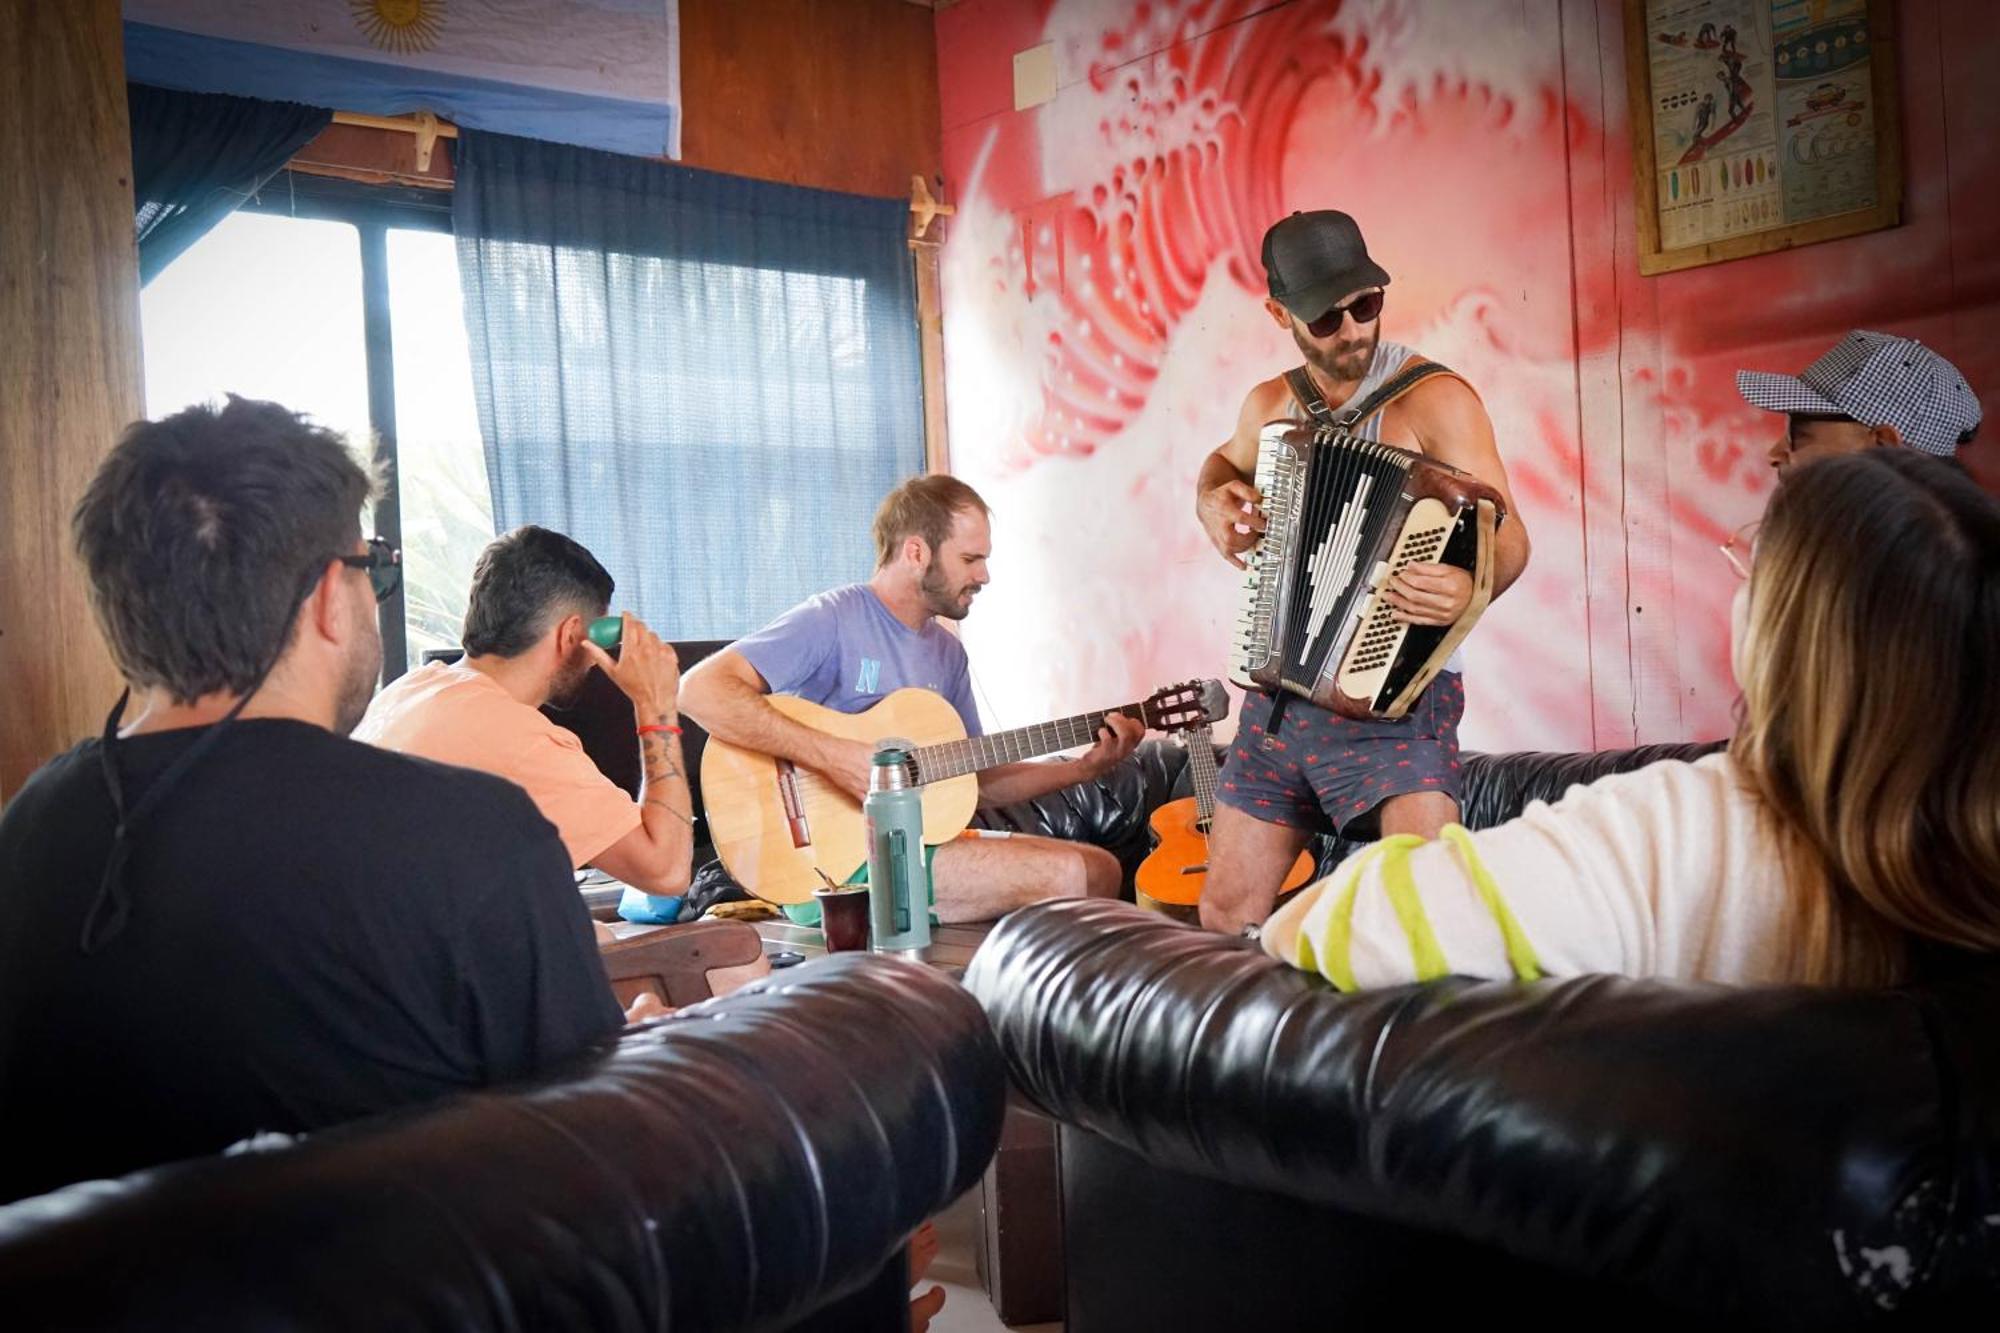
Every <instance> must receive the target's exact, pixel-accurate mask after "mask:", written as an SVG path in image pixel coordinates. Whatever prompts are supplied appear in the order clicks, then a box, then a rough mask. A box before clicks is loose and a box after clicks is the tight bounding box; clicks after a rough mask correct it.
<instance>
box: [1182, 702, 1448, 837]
mask: <svg viewBox="0 0 2000 1333" xmlns="http://www.w3.org/2000/svg"><path fill="white" fill-rule="evenodd" d="M1271 704H1272V698H1271V696H1270V695H1268V694H1265V693H1263V692H1262V691H1252V692H1251V693H1249V694H1248V695H1246V696H1244V700H1243V721H1242V725H1241V726H1240V727H1239V728H1238V730H1237V739H1236V744H1234V745H1233V746H1231V747H1230V750H1229V754H1228V756H1227V758H1226V759H1225V760H1224V761H1223V766H1222V772H1221V774H1220V779H1221V780H1220V783H1219V784H1218V790H1217V792H1216V799H1217V800H1218V801H1219V802H1221V803H1222V804H1223V805H1227V806H1230V807H1232V808H1234V809H1238V810H1242V811H1244V812H1245V813H1246V814H1249V815H1250V816H1251V817H1252V818H1255V819H1259V820H1262V821H1263V822H1265V823H1267V824H1283V825H1286V826H1288V827H1295V828H1312V829H1322V828H1326V827H1328V826H1329V825H1330V826H1332V827H1334V828H1336V829H1338V828H1343V827H1345V826H1346V825H1347V824H1348V823H1349V822H1350V821H1352V820H1354V819H1356V818H1358V817H1360V816H1362V815H1365V814H1367V813H1369V812H1370V811H1372V810H1373V809H1375V807H1376V806H1378V805H1380V804H1381V803H1382V802H1383V801H1386V800H1388V799H1389V798H1390V797H1392V796H1402V795H1406V794H1408V793H1410V792H1419V791H1442V792H1444V793H1445V794H1446V795H1448V796H1450V797H1451V798H1452V799H1453V800H1454V801H1455V800H1457V799H1458V796H1459V781H1460V778H1459V763H1458V722H1459V719H1460V718H1461V717H1462V716H1464V713H1465V684H1464V681H1463V680H1461V679H1460V677H1459V676H1458V674H1457V673H1456V672H1446V673H1444V674H1442V675H1440V676H1439V677H1438V678H1437V679H1436V680H1434V681H1432V682H1431V685H1430V688H1429V689H1427V690H1425V691H1424V693H1423V696H1422V697H1421V698H1419V699H1418V700H1417V702H1416V704H1415V706H1414V707H1412V708H1411V709H1410V711H1409V713H1408V714H1407V715H1406V716H1404V717H1403V718H1402V719H1401V720H1399V721H1395V722H1375V721H1369V722H1357V721H1354V720H1351V719H1349V718H1344V717H1341V716H1339V715H1338V714H1336V713H1332V712H1329V711H1328V710H1326V709H1324V708H1319V707H1315V706H1314V705H1312V704H1309V703H1307V702H1306V701H1305V700H1304V699H1299V698H1293V699H1290V700H1288V701H1287V702H1286V704H1285V712H1284V716H1283V717H1282V718H1281V719H1280V722H1279V726H1278V730H1277V735H1276V736H1275V737H1273V738H1272V741H1271V744H1270V745H1269V746H1268V747H1267V746H1265V745H1264V744H1263V743H1262V740H1261V738H1262V737H1263V736H1264V735H1265V727H1266V725H1267V724H1268V722H1269V720H1270V716H1271ZM1294 752H1296V754H1297V755H1300V756H1303V757H1302V758H1295V757H1293V754H1294Z"/></svg>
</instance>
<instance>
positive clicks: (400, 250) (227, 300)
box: [140, 173, 493, 679]
mask: <svg viewBox="0 0 2000 1333" xmlns="http://www.w3.org/2000/svg"><path fill="white" fill-rule="evenodd" d="M140 313H141V317H142V320H143V327H144V337H145V361H146V415H147V416H149V417H160V416H164V415H167V414H169V413H172V412H176V411H179V410H180V409H181V408H183V407H187V406H189V405H190V404H192V403H197V402H203V401H208V400H214V399H219V398H221V397H222V395H224V394H226V393H235V394H240V395H242V396H244V397H247V398H267V399H270V400H272V401H274V402H278V403H283V404H284V405H285V406H286V407H289V408H291V409H293V410H294V411H299V412H304V413H306V414H307V415H309V416H311V417H313V418H314V419H315V420H316V421H318V422H319V423H320V424H322V425H325V426H328V427H330V428H332V429H333V430H337V431H339V432H341V433H342V434H344V435H346V436H347V437H348V438H349V439H350V440H353V441H355V442H356V443H357V445H365V444H366V443H367V442H368V441H370V440H371V439H372V440H373V441H374V443H375V446H376V453H377V455H378V457H380V458H382V460H383V461H384V462H385V463H386V464H387V465H388V472H389V485H390V490H389V494H388V495H387V496H386V497H385V499H384V501H383V503H382V504H381V505H380V506H378V508H377V509H376V511H375V513H374V515H373V516H372V517H373V527H374V530H375V531H376V532H379V533H381V534H382V535H384V536H387V537H389V538H390V539H391V540H392V541H395V542H396V543H397V544H398V545H400V546H401V547H402V548H403V561H404V571H403V575H404V577H403V590H402V592H401V593H400V594H399V595H398V596H397V597H396V598H393V599H391V601H390V602H389V603H388V604H387V605H385V606H384V607H383V634H382V641H383V658H384V660H383V677H384V679H394V678H395V677H396V676H399V675H401V674H402V673H403V672H404V671H405V670H407V669H408V668H409V667H411V666H415V665H416V664H417V663H418V662H420V661H422V659H423V654H424V652H425V651H426V650H428V649H433V648H446V647H455V646H456V645H457V643H458V639H459V629H460V626H461V624H462V622H463V620H464V616H465V598H466V590H467V588H468V587H469V586H470V584H471V581H472V566H473V562H474V561H475V560H476V559H477V558H478V555H479V552H480V550H481V548H483V547H484V546H485V545H486V543H487V542H489V541H491V540H492V538H493V516H492V500H491V496H490V493H489V491H488V489H487V483H486V459H485V455H484V453H483V451H482V448H481V445H480V439H479V422H478V417H477V415H476V413H475V410H474V407H473V401H472V372H471V369H470V363H469V360H468V356H467V349H466V342H465V322H464V319H463V317H462V314H461V303H460V297H459V281H458V262H457V258H456V255H455V253H454V251H453V242H452V238H451V233H450V214H449V211H448V202H447V201H446V200H443V199H439V198H435V197H432V198H425V197H423V196H422V195H421V194H420V193H419V192H416V191H401V190H385V189H380V188H376V187H366V186H353V187H349V186H347V184H346V183H345V182H338V181H325V180H316V179H314V178H311V177H296V178H294V177H292V176H291V175H290V173H281V174H280V175H279V176H278V177H277V178H276V179H275V180H273V181H272V183H271V184H270V185H269V186H267V187H266V189H265V192H264V195H263V197H262V198H261V199H259V200H257V201H253V203H252V204H250V205H249V206H247V207H245V208H244V209H241V210H239V211H237V212H236V213H233V214H231V215H230V216H229V217H227V218H225V219H224V220H223V221H222V222H221V223H220V224H218V225H217V226H216V227H215V229H214V230H212V231H210V232H209V233H208V235H206V236H204V237H202V239H201V240H200V241H198V242H197V243H196V244H195V245H194V246H193V247H191V248H190V249H189V250H188V251H187V253H186V254H184V255H182V256H181V257H180V258H179V259H177V260H175V261H174V263H173V264H172V265H171V266H169V267H168V268H167V269H166V270H165V271H164V272H163V273H161V274H160V276H159V277H157V278H156V279H154V281H153V282H152V283H151V284H150V285H149V286H148V287H147V288H146V289H145V291H144V293H143V295H142V297H141V312H140Z"/></svg>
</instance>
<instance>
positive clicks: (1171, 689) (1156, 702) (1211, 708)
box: [1139, 680, 1229, 731]
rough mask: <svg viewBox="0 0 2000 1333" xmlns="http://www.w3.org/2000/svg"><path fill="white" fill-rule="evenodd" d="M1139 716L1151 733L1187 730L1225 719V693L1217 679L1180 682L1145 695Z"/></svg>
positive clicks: (1226, 710) (1227, 693)
mask: <svg viewBox="0 0 2000 1333" xmlns="http://www.w3.org/2000/svg"><path fill="white" fill-rule="evenodd" d="M1139 715H1140V717H1142V718H1143V719H1144V720H1145V723H1146V725H1147V726H1148V727H1150V728H1152V729H1153V730H1154V731H1191V730H1193V729H1194V728H1196V727H1204V726H1208V725H1210V724H1211V723H1215V722H1220V721H1222V719H1223V718H1225V717H1228V716H1229V691H1227V690H1225V689H1223V688H1222V682H1221V681H1219V680H1184V681H1181V682H1180V683H1178V684H1175V685H1166V686H1162V687H1161V688H1159V689H1157V690H1154V691H1153V692H1152V693H1151V694H1149V695H1147V696H1146V699H1145V701H1144V702H1143V703H1141V704H1140V705H1139Z"/></svg>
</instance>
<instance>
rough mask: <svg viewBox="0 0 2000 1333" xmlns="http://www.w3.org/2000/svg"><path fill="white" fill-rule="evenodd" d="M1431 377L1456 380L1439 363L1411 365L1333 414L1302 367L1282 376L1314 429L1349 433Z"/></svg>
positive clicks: (1412, 363)
mask: <svg viewBox="0 0 2000 1333" xmlns="http://www.w3.org/2000/svg"><path fill="white" fill-rule="evenodd" d="M1434 375H1450V376H1452V377H1453V378H1454V379H1457V378H1459V374H1458V372H1457V371H1455V370H1453V369H1452V368H1451V367H1450V366H1447V365H1445V364H1444V363H1443V362H1440V361H1428V360H1425V361H1412V362H1411V363H1410V364H1409V365H1407V366H1404V367H1403V368H1402V369H1401V370H1399V371H1397V372H1396V373H1395V374H1394V375H1391V376H1390V377H1389V378H1388V379H1386V380H1384V381H1382V383H1381V384H1379V385H1377V386H1376V389H1375V392H1373V393H1371V394H1369V395H1368V396H1367V397H1366V398H1363V399H1362V400H1361V401H1360V402H1358V403H1350V404H1348V405H1347V406H1346V407H1344V408H1342V409H1341V410H1340V411H1338V412H1336V411H1334V410H1333V409H1332V408H1330V407H1328V406H1327V405H1326V395H1324V394H1322V393H1321V392H1320V391H1319V386H1318V385H1317V384H1314V383H1313V379H1312V376H1311V375H1308V374H1307V373H1306V368H1305V367H1304V366H1298V367H1296V368H1294V369H1292V370H1288V371H1286V372H1285V383H1286V384H1287V385H1288V386H1289V387H1290V388H1291V391H1292V396H1293V397H1294V398H1296V399H1298V400H1299V406H1300V407H1303V408H1304V409H1305V410H1306V415H1307V416H1308V417H1310V418H1311V419H1312V420H1313V422H1314V423H1315V424H1316V425H1327V426H1337V427H1339V428H1340V429H1341V430H1353V429H1354V428H1355V427H1356V426H1358V425H1360V424H1361V423H1362V422H1364V421H1366V420H1368V418H1370V417H1372V416H1374V415H1375V414H1376V413H1377V412H1380V411H1381V410H1382V409H1383V408H1385V407H1387V406H1388V405H1389V404H1391V403H1393V402H1395V401H1396V400H1397V399H1398V398H1401V397H1402V396H1403V395H1404V394H1406V393H1408V392H1409V391H1410V390H1412V389H1414V388H1416V387H1417V386H1418V385H1419V384H1422V383H1423V382H1424V381H1425V380H1427V379H1430V378H1431V377H1432V376H1434Z"/></svg>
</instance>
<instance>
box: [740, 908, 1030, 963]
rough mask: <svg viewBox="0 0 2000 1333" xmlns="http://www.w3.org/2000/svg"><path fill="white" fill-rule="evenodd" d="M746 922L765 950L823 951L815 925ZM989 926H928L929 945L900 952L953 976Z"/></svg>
mask: <svg viewBox="0 0 2000 1333" xmlns="http://www.w3.org/2000/svg"><path fill="white" fill-rule="evenodd" d="M750 924H751V925H753V926H755V927H756V928H757V934H758V935H759V936H761V937H762V938H763V941H764V946H765V948H764V952H766V953H772V952H775V951H776V950H778V949H790V950H791V951H792V952H794V953H802V954H804V955H805V956H806V957H808V958H818V957H820V956H821V955H823V954H824V953H825V952H826V939H825V937H824V936H822V935H821V934H820V932H819V927H817V926H801V925H799V924H797V923H796V922H794V921H792V920H790V919H789V918H787V917H783V916H779V917H774V918H770V919H768V920H764V921H753V922H751V923H750ZM992 928H993V923H992V922H990V921H982V922H980V923H978V924H977V925H970V926H932V927H931V942H930V947H928V948H924V949H918V950H916V951H915V952H913V953H903V954H902V955H901V956H902V957H905V958H914V959H916V960H917V961H919V962H923V963H929V964H930V965H931V966H932V967H935V968H937V969H938V970H940V971H942V972H946V973H949V974H950V975H952V976H954V977H959V976H963V975H965V968H966V964H968V963H970V962H971V961H972V955H973V954H974V953H976V952H978V950H979V946H980V944H981V943H982V942H983V941H984V940H985V939H986V932H987V931H989V930H991V929H992Z"/></svg>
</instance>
